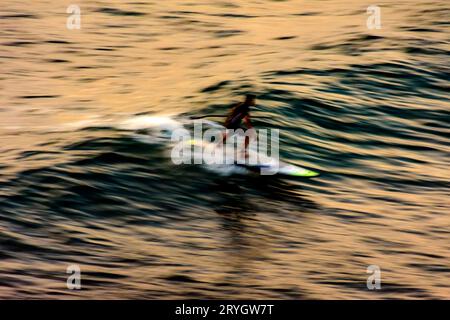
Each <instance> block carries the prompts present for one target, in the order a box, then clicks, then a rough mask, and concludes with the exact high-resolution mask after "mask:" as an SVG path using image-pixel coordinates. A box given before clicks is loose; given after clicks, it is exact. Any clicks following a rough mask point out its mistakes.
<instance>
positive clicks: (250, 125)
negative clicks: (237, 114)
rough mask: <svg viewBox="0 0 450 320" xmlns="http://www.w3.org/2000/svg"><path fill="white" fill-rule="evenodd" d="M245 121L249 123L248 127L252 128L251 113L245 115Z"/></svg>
mask: <svg viewBox="0 0 450 320" xmlns="http://www.w3.org/2000/svg"><path fill="white" fill-rule="evenodd" d="M244 122H245V124H246V125H247V128H248V129H252V128H253V126H252V121H251V120H250V115H249V114H248V113H247V115H246V116H245V117H244Z"/></svg>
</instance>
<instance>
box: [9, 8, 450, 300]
mask: <svg viewBox="0 0 450 320" xmlns="http://www.w3.org/2000/svg"><path fill="white" fill-rule="evenodd" d="M372 2H373V1H369V2H368V1H360V0H347V1H346V0H329V1H294V0H292V1H270V0H259V1H231V0H230V1H181V0H179V1H176V0H169V1H140V2H139V1H136V2H125V1H118V0H114V1H104V0H99V1H87V0H77V1H44V0H36V1H32V2H29V1H28V2H24V1H11V0H3V1H2V5H1V8H0V71H1V73H0V92H1V94H0V298H2V299H12V298H26V299H44V298H45V299H48V298H50V299H53V298H55V299H90V298H97V299H111V298H123V299H132V298H140V299H156V298H161V299H179V298H208V299H215V298H228V299H229V298H235V299H240V298H245V299H367V298H368V299H389V298H401V299H405V298H414V299H423V298H435V299H444V298H449V297H450V280H449V279H450V277H449V276H450V266H449V263H450V202H449V196H450V192H449V182H450V174H449V164H450V157H449V155H450V154H449V152H450V121H449V120H450V104H449V89H450V86H449V78H450V65H449V53H450V23H449V16H450V2H448V1H443V0H435V1H432V0H429V1H412V0H396V1H393V0H392V1H391V0H379V1H376V3H375V4H376V5H378V6H379V7H380V8H381V29H374V30H369V29H368V28H367V25H366V20H367V18H368V15H367V12H366V10H367V7H368V6H369V5H372V4H373V3H372ZM70 4H77V5H78V6H79V7H80V9H81V29H79V30H76V29H75V30H70V29H68V28H67V26H66V22H67V18H68V17H69V14H67V13H66V9H67V7H68V6H69V5H70ZM247 92H252V93H255V94H257V95H258V100H257V102H258V106H257V108H256V109H255V110H254V111H253V114H254V115H255V116H257V115H259V116H265V117H268V118H261V119H257V120H256V119H255V121H254V124H255V126H256V127H258V128H268V129H280V138H281V141H280V149H281V157H282V159H284V160H286V161H289V162H290V163H293V164H297V165H300V166H304V167H307V168H311V169H313V170H315V171H318V172H320V173H321V176H320V177H318V178H314V179H301V178H295V179H294V178H282V177H278V178H277V177H258V176H247V175H229V176H224V175H220V174H216V173H213V172H211V171H208V170H205V168H203V167H202V166H176V165H174V164H173V163H172V162H171V161H170V159H169V158H167V148H168V145H167V144H166V143H165V142H164V141H161V142H158V143H148V142H149V141H146V140H145V139H143V137H144V138H145V136H146V135H147V134H146V132H145V130H144V132H142V130H143V129H146V124H145V121H143V122H142V119H148V118H142V117H143V116H145V117H155V116H158V117H170V119H181V118H185V117H186V116H187V115H202V114H210V113H217V114H224V113H226V112H227V111H228V106H229V105H230V104H231V103H233V102H235V101H238V100H240V99H241V98H242V95H243V94H245V93H247ZM136 117H138V118H136ZM139 117H140V118H139ZM216 120H217V119H216ZM219 120H220V119H219ZM177 121H178V120H177ZM137 137H140V139H137ZM149 137H150V136H149ZM70 265H78V266H79V267H80V268H81V285H82V289H81V290H68V289H67V287H66V280H67V277H68V276H69V274H67V273H66V270H67V267H68V266H70ZM371 265H375V266H378V267H379V268H380V269H381V290H368V288H367V285H366V282H367V278H368V276H370V274H369V273H367V268H368V266H371Z"/></svg>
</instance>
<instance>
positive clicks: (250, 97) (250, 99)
mask: <svg viewBox="0 0 450 320" xmlns="http://www.w3.org/2000/svg"><path fill="white" fill-rule="evenodd" d="M245 104H246V105H248V106H255V105H256V96H255V95H254V94H246V95H245Z"/></svg>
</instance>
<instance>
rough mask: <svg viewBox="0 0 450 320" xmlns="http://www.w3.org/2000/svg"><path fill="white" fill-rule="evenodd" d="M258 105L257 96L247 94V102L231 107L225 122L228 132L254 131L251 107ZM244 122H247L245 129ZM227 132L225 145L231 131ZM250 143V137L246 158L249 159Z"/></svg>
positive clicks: (246, 142) (224, 139) (246, 145)
mask: <svg viewBox="0 0 450 320" xmlns="http://www.w3.org/2000/svg"><path fill="white" fill-rule="evenodd" d="M255 105H256V96H255V95H253V94H247V95H246V96H245V100H244V102H239V103H237V104H234V105H233V106H232V107H231V111H230V114H229V115H228V117H227V118H226V120H225V124H224V126H225V128H226V129H228V130H237V129H243V130H245V129H248V130H249V129H253V126H252V122H251V119H250V107H253V106H255ZM242 121H244V122H245V126H246V127H245V128H243V127H242ZM228 130H227V132H225V134H224V136H223V140H222V143H225V142H226V140H227V138H228V134H229V131H228ZM249 143H250V139H249V138H248V137H246V139H245V149H244V150H245V157H246V158H248V153H247V147H248V145H249Z"/></svg>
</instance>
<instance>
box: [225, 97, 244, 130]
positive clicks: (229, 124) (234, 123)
mask: <svg viewBox="0 0 450 320" xmlns="http://www.w3.org/2000/svg"><path fill="white" fill-rule="evenodd" d="M249 111H250V109H249V105H247V104H246V103H244V102H241V103H239V104H237V105H236V106H235V107H234V108H233V110H232V111H231V113H230V115H229V116H228V118H227V119H226V120H225V128H227V129H234V130H236V129H239V128H242V127H241V123H242V120H243V119H244V118H245V117H246V116H248V112H249Z"/></svg>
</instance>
